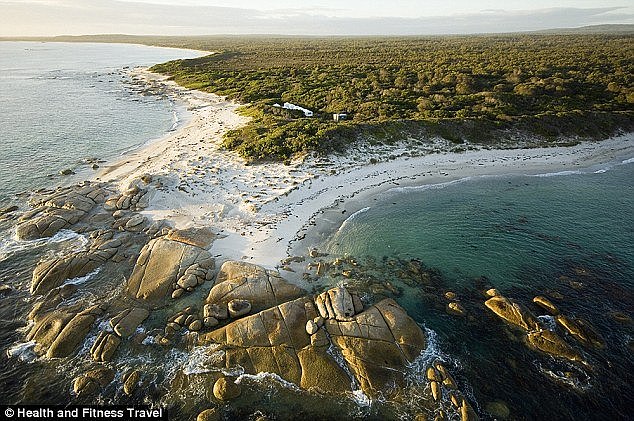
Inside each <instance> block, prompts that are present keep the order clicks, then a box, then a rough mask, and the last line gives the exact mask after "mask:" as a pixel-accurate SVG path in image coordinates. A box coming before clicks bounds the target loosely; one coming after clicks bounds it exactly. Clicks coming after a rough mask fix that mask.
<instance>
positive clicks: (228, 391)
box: [214, 377, 242, 401]
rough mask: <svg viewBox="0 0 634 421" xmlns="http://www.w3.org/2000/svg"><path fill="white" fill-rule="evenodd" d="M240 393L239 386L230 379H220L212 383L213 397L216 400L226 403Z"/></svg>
mask: <svg viewBox="0 0 634 421" xmlns="http://www.w3.org/2000/svg"><path fill="white" fill-rule="evenodd" d="M241 393H242V390H241V389H240V386H239V385H237V384H236V383H235V382H234V381H233V380H231V379H229V380H227V378H226V377H221V378H219V379H218V380H216V382H215V383H214V396H215V397H216V399H220V400H222V401H228V400H231V399H235V398H237V397H238V396H240V394H241Z"/></svg>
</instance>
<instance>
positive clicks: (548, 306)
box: [533, 295, 559, 316]
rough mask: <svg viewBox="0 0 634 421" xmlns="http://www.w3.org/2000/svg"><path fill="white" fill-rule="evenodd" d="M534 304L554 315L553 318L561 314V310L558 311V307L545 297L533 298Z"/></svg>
mask: <svg viewBox="0 0 634 421" xmlns="http://www.w3.org/2000/svg"><path fill="white" fill-rule="evenodd" d="M533 302H534V303H535V304H537V305H538V306H539V307H541V308H542V309H544V310H546V311H547V312H549V313H550V314H552V315H553V316H556V315H558V314H559V310H558V309H557V307H556V306H555V305H554V304H553V303H552V302H551V301H550V300H549V299H548V298H546V297H544V296H543V295H538V296H536V297H535V298H533Z"/></svg>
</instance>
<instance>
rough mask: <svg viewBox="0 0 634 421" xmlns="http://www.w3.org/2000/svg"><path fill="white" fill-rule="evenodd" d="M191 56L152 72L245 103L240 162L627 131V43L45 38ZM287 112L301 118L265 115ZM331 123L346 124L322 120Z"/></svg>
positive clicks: (509, 37) (612, 38) (633, 59)
mask: <svg viewBox="0 0 634 421" xmlns="http://www.w3.org/2000/svg"><path fill="white" fill-rule="evenodd" d="M53 40H56V41H98V42H135V43H143V44H149V45H157V46H166V47H180V48H193V49H199V50H204V51H210V52H214V53H215V54H213V55H208V56H205V57H201V58H197V59H192V60H177V61H172V62H168V63H164V64H160V65H156V66H154V67H153V70H154V71H158V72H162V73H167V74H169V75H171V77H172V78H173V79H174V80H176V81H177V82H178V83H180V84H182V85H185V86H187V87H191V88H197V89H202V90H206V91H209V92H214V93H218V94H221V95H227V96H229V97H230V98H232V99H235V100H237V101H240V102H242V103H244V104H247V105H246V106H245V107H244V109H243V112H244V113H245V114H247V115H249V116H251V117H252V119H251V122H250V123H249V124H248V125H247V126H245V127H243V128H241V129H239V130H235V131H232V132H230V133H228V135H227V136H226V139H225V146H226V147H228V148H230V149H234V150H237V151H238V152H239V153H240V154H241V155H242V156H244V157H245V158H247V159H251V160H256V159H266V158H278V159H287V158H289V157H290V156H292V155H293V154H295V153H301V152H309V151H318V152H324V153H326V152H330V151H333V150H343V149H344V148H345V146H346V145H348V144H350V143H351V142H354V141H356V140H357V139H359V138H365V139H370V140H372V141H382V142H389V141H394V140H401V139H406V138H413V139H421V138H428V137H433V136H441V137H444V138H446V139H448V140H451V141H454V142H456V143H463V142H464V141H469V142H475V143H486V144H496V143H499V142H501V141H504V140H513V139H533V140H534V142H535V144H544V143H545V142H553V141H558V142H561V141H573V142H574V141H575V139H579V138H596V139H599V138H605V137H608V136H611V135H613V134H615V133H617V132H618V131H631V130H633V129H634V118H633V116H634V85H633V79H634V76H633V75H634V48H633V47H634V33H632V31H631V30H628V31H624V32H619V33H612V34H574V33H573V34H567V35H563V34H537V33H532V34H504V35H488V36H484V35H482V36H445V37H403V38H396V37H383V38H372V37H348V38H337V37H330V38H301V37H282V36H251V37H238V36H231V37H229V36H226V37H218V36H205V37H184V38H183V37H135V36H126V35H119V36H117V35H107V36H83V37H66V38H55V39H53ZM283 102H290V103H293V104H296V105H299V106H302V107H305V108H308V109H310V110H312V111H314V116H313V117H312V118H305V117H304V116H303V115H302V113H297V112H286V111H285V110H280V109H278V108H276V107H273V106H272V105H273V104H275V103H280V104H281V103H283ZM333 113H346V114H347V115H348V120H346V121H344V122H340V123H336V122H334V121H333V118H332V114H333Z"/></svg>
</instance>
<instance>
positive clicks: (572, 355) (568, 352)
mask: <svg viewBox="0 0 634 421" xmlns="http://www.w3.org/2000/svg"><path fill="white" fill-rule="evenodd" d="M527 340H528V344H529V345H530V346H531V347H533V348H535V349H537V350H539V351H542V352H545V353H547V354H550V355H552V356H554V357H557V358H563V359H566V360H569V361H577V362H582V363H583V362H584V361H583V358H582V357H581V354H579V352H577V351H576V350H574V349H573V348H572V347H571V346H570V345H568V344H567V343H566V342H565V341H564V340H563V339H561V338H560V337H559V335H557V334H556V333H555V332H551V331H550V330H541V331H537V332H530V333H529V334H528V335H527Z"/></svg>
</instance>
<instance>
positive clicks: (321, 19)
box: [0, 0, 634, 36]
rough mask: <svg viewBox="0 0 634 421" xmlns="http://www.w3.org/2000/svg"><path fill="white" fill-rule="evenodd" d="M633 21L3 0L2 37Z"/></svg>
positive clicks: (200, 2)
mask: <svg viewBox="0 0 634 421" xmlns="http://www.w3.org/2000/svg"><path fill="white" fill-rule="evenodd" d="M609 23H626V24H634V0H576V1H572V0H563V1H557V2H553V1H552V0H549V1H547V0H530V1H527V0H503V1H500V0H453V1H452V0H389V1H373V0H338V1H333V0H312V1H308V0H232V1H217V0H0V36H50V35H84V34H113V33H118V34H134V35H214V34H283V35H426V34H466V33H490V32H515V31H530V30H539V29H550V28H570V27H579V26H585V25H597V24H609Z"/></svg>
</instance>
